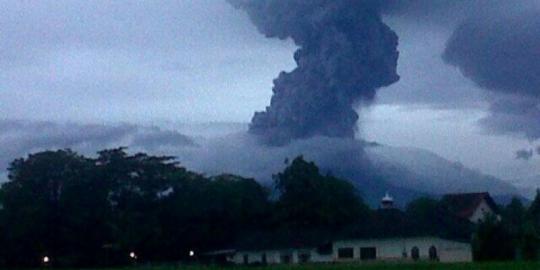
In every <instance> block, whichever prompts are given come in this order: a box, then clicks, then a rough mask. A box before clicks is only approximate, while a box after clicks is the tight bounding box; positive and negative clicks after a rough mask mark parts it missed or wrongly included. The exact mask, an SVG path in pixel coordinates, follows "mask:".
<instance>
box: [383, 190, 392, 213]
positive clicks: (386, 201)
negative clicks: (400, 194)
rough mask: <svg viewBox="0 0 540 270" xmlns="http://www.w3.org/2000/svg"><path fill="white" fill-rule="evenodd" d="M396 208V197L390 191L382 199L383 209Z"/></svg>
mask: <svg viewBox="0 0 540 270" xmlns="http://www.w3.org/2000/svg"><path fill="white" fill-rule="evenodd" d="M392 208H394V198H392V197H391V196H390V194H388V191H387V192H386V194H385V195H384V197H383V198H382V199H381V209H392Z"/></svg>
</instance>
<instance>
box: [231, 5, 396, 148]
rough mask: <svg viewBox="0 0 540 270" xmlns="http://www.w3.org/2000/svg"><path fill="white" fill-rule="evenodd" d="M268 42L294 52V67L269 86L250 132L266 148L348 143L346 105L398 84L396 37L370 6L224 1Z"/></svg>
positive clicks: (350, 115)
mask: <svg viewBox="0 0 540 270" xmlns="http://www.w3.org/2000/svg"><path fill="white" fill-rule="evenodd" d="M229 2H230V3H231V4H233V5H234V6H235V7H237V8H241V9H243V10H245V11H246V12H247V13H248V15H249V17H250V18H251V20H252V21H253V23H254V24H255V25H256V26H257V28H258V29H259V31H260V32H261V33H264V34H265V35H266V36H267V37H269V38H279V39H287V38H291V39H292V40H293V41H294V42H295V44H296V45H298V46H299V49H298V51H296V53H295V54H294V59H295V61H296V63H297V68H296V69H294V70H293V71H291V72H281V74H280V75H279V76H278V77H277V78H276V79H275V80H274V88H273V96H272V100H271V104H270V106H268V107H267V108H266V110H265V111H263V112H256V113H255V115H254V116H253V119H252V121H251V125H250V129H249V130H250V132H251V133H252V134H256V135H259V136H260V137H261V138H262V139H263V141H264V142H266V143H268V144H284V143H287V142H289V141H290V140H291V139H295V138H307V137H312V136H316V135H322V136H329V137H349V138H352V137H353V136H354V132H355V126H356V122H357V120H358V115H357V113H356V112H355V110H354V109H353V106H354V105H355V104H356V103H357V102H358V101H368V102H369V101H371V100H373V98H374V97H375V93H376V89H377V88H380V87H382V86H387V85H390V84H392V83H394V82H396V81H397V80H398V79H399V76H398V75H397V73H396V66H397V59H398V51H397V49H396V48H397V44H398V37H397V35H396V34H395V33H394V32H393V31H392V30H391V29H390V28H389V27H388V26H387V25H385V24H384V23H383V22H382V20H381V15H380V12H379V5H378V4H377V2H378V1H370V0H229Z"/></svg>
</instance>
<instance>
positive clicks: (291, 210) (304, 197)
mask: <svg viewBox="0 0 540 270" xmlns="http://www.w3.org/2000/svg"><path fill="white" fill-rule="evenodd" d="M274 178H275V185H276V188H277V190H278V191H279V200H278V202H277V207H278V210H277V211H278V219H280V221H281V223H282V224H285V225H288V226H290V227H293V228H309V227H322V228H332V227H338V226H343V225H347V224H351V223H354V222H356V221H358V220H359V219H360V218H361V217H362V216H365V215H367V212H368V207H367V206H366V205H365V204H364V202H363V201H362V199H361V198H360V196H359V194H357V192H356V189H355V188H354V187H353V185H352V184H351V183H349V182H348V181H346V180H342V179H338V178H336V177H333V176H330V175H326V176H324V175H321V173H320V171H319V168H318V167H317V166H316V165H315V163H313V162H307V161H305V160H304V158H303V157H302V156H299V157H297V158H295V159H294V160H293V161H292V162H291V163H290V165H289V166H288V167H287V168H285V170H284V171H283V172H281V173H279V174H277V175H276V176H274Z"/></svg>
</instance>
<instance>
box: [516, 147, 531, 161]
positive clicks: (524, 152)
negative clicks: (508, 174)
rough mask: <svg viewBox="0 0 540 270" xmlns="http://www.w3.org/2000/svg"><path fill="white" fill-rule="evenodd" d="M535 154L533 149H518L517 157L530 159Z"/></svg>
mask: <svg viewBox="0 0 540 270" xmlns="http://www.w3.org/2000/svg"><path fill="white" fill-rule="evenodd" d="M532 156H533V150H532V149H529V150H527V149H520V150H517V151H516V159H522V160H529V159H531V158H532Z"/></svg>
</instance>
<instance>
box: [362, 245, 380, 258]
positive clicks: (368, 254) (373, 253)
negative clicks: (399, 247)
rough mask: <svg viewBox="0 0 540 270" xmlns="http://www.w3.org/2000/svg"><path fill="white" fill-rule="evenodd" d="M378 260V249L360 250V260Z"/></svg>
mask: <svg viewBox="0 0 540 270" xmlns="http://www.w3.org/2000/svg"><path fill="white" fill-rule="evenodd" d="M375 259H377V249H376V248H374V247H363V248H360V260H363V261H365V260H375Z"/></svg>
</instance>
